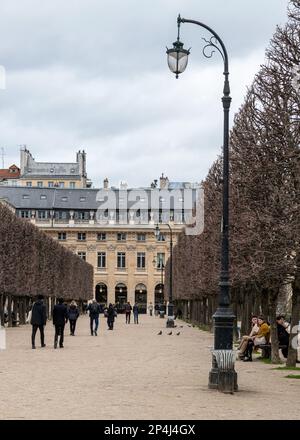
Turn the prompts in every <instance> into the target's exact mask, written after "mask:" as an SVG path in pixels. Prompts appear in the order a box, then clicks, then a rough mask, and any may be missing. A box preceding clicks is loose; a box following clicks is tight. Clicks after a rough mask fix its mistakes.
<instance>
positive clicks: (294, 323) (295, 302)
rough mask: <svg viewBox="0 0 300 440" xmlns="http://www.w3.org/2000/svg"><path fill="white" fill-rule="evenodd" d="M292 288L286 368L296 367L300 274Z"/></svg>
mask: <svg viewBox="0 0 300 440" xmlns="http://www.w3.org/2000/svg"><path fill="white" fill-rule="evenodd" d="M292 287H293V295H292V317H291V332H290V341H289V352H288V358H287V361H286V365H287V367H296V363H297V348H298V326H299V321H300V273H298V274H297V275H296V279H295V281H294V283H293V286H292Z"/></svg>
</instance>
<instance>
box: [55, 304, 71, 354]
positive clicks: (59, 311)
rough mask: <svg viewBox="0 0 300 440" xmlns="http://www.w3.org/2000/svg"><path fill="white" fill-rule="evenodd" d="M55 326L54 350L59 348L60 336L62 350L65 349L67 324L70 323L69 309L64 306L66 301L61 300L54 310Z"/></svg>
mask: <svg viewBox="0 0 300 440" xmlns="http://www.w3.org/2000/svg"><path fill="white" fill-rule="evenodd" d="M52 319H53V325H55V336H54V348H57V342H58V336H60V338H59V346H60V348H64V331H65V324H66V322H68V309H67V306H66V305H65V304H64V299H63V298H59V299H58V304H56V305H55V306H54V309H53V318H52Z"/></svg>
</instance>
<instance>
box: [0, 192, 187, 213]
mask: <svg viewBox="0 0 300 440" xmlns="http://www.w3.org/2000/svg"><path fill="white" fill-rule="evenodd" d="M132 190H135V191H136V194H134V195H133V194H131V198H129V200H127V205H124V209H131V208H133V207H135V208H133V209H142V210H143V205H144V204H145V209H146V210H147V209H148V208H149V207H150V206H151V193H152V192H153V191H154V190H153V189H151V188H133V189H128V190H127V191H132ZM106 191H107V194H111V192H110V191H109V190H105V189H102V188H100V189H91V188H80V189H66V188H37V187H30V188H29V187H22V186H21V187H11V186H5V187H0V198H4V199H6V200H7V201H8V202H9V203H11V204H12V205H13V206H14V207H15V208H16V209H59V210H64V209H65V210H69V209H74V210H96V209H98V208H99V207H100V206H101V205H102V204H103V202H104V200H105V195H106ZM138 191H142V194H141V196H142V197H141V198H140V199H139V200H138V198H137V196H138ZM112 192H113V193H114V197H115V199H116V202H118V200H119V199H120V203H117V206H118V207H119V208H120V209H122V202H121V200H122V198H124V191H120V190H119V189H117V188H113V189H112ZM143 195H145V198H144V199H143ZM182 195H183V193H182ZM194 196H195V195H194ZM193 198H194V197H193ZM173 199H174V197H173ZM173 199H172V198H171V200H170V203H171V208H173V204H174V200H173ZM137 202H139V206H138V207H137ZM104 208H105V207H103V206H102V209H104ZM176 209H177V207H176Z"/></svg>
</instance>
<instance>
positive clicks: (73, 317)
mask: <svg viewBox="0 0 300 440" xmlns="http://www.w3.org/2000/svg"><path fill="white" fill-rule="evenodd" d="M68 315H69V321H70V335H71V336H75V329H76V322H77V319H78V317H79V309H78V306H77V304H76V302H75V301H74V300H73V301H72V302H71V304H70V306H69V310H68Z"/></svg>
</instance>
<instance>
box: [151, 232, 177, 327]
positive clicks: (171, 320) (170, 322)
mask: <svg viewBox="0 0 300 440" xmlns="http://www.w3.org/2000/svg"><path fill="white" fill-rule="evenodd" d="M164 225H165V226H167V227H168V228H169V230H170V277H169V282H170V284H169V303H168V319H167V324H166V325H167V327H172V328H173V327H174V325H175V324H174V306H173V232H172V228H171V226H170V225H169V223H164ZM154 233H155V237H156V238H157V239H159V236H160V235H161V231H160V228H159V226H158V224H157V225H156V227H155V232H154Z"/></svg>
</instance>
